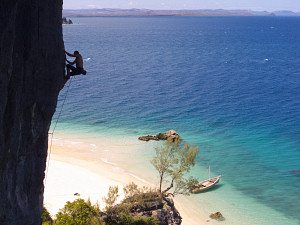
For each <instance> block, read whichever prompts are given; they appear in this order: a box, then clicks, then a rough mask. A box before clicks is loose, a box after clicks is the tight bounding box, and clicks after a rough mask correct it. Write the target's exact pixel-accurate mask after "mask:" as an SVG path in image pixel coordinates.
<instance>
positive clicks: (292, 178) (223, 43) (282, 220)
mask: <svg viewBox="0 0 300 225" xmlns="http://www.w3.org/2000/svg"><path fill="white" fill-rule="evenodd" d="M72 20H73V22H74V25H66V26H63V33H64V41H65V48H66V50H67V51H68V52H73V51H74V50H78V51H79V52H80V53H81V54H82V56H83V58H84V67H85V69H86V70H87V75H86V76H76V77H74V78H73V79H72V83H71V85H70V88H69V89H67V87H65V88H64V89H63V90H62V91H61V94H60V96H59V99H58V106H57V113H56V114H55V115H54V117H53V123H52V124H54V123H55V121H56V119H57V116H58V113H59V111H60V109H61V107H62V103H63V100H64V98H65V96H66V94H67V98H66V102H65V104H64V107H63V110H62V114H61V116H60V118H59V121H58V125H57V132H59V133H60V132H61V133H65V134H68V135H69V136H70V137H72V136H76V137H79V138H80V137H81V138H83V139H84V140H86V141H87V142H89V143H90V144H93V146H94V147H95V146H96V144H95V143H96V142H97V140H98V142H99V143H100V142H101V141H99V140H105V141H111V142H112V143H118V145H117V146H119V147H120V150H118V148H117V149H115V148H114V149H113V150H112V149H110V150H107V152H106V158H105V160H104V161H106V162H108V161H111V163H114V164H118V166H119V167H120V168H123V169H126V170H128V171H131V172H132V173H133V174H135V175H136V176H138V177H141V178H142V179H145V180H147V179H148V180H151V179H152V178H153V179H155V175H156V174H155V170H154V168H153V167H152V166H151V164H150V163H149V160H150V159H151V158H152V157H153V154H154V150H153V148H154V147H155V146H159V145H161V143H159V142H155V143H154V142H152V143H150V142H149V143H141V142H140V141H138V140H137V138H138V137H139V136H142V135H148V134H150V135H155V134H157V133H160V132H165V131H167V130H170V129H174V130H176V131H177V132H178V133H179V134H180V135H181V136H182V138H183V139H184V141H185V142H190V143H194V144H196V145H198V146H199V148H200V152H199V155H198V157H197V160H196V161H197V163H196V166H195V168H193V170H192V175H193V176H195V177H198V178H200V179H205V178H206V177H207V176H208V174H207V168H208V166H209V165H210V166H211V172H212V174H214V175H223V177H222V178H221V181H220V184H219V185H218V186H219V187H218V188H216V189H215V190H212V191H210V192H208V193H204V194H198V195H192V196H189V197H187V198H189V199H191V201H194V204H195V205H197V202H199V201H201V199H202V198H211V199H214V198H216V199H222V200H223V201H224V202H226V204H228V205H230V206H231V207H232V208H235V210H236V209H238V211H240V213H241V215H242V216H241V217H242V218H246V217H249V218H255V221H256V222H255V224H300V214H299V212H300V204H299V203H300V191H299V190H300V45H299V43H300V17H98V18H95V17H93V18H72ZM52 127H53V126H52ZM122 145H126V146H127V147H126V149H125V150H124V149H122V147H121V146H122ZM130 146H131V147H130ZM96 150H97V149H96ZM93 151H95V149H93ZM99 154H100V153H99ZM114 154H119V155H122V156H124V157H123V160H118V162H114V161H113V160H114V158H113V157H112V155H114ZM133 154H134V155H135V157H132V155H133ZM218 204H219V203H218ZM218 204H217V203H216V205H217V206H218V207H216V209H218V210H220V211H221V212H223V211H224V212H225V214H226V212H227V211H226V210H227V209H226V208H225V206H224V205H222V204H221V203H220V205H218ZM222 206H223V207H222ZM222 210H223V211H222ZM235 212H236V211H234V210H232V211H231V212H228V214H229V213H232V214H234V213H235ZM244 215H245V217H243V216H244ZM225 217H226V216H225ZM237 224H247V223H246V220H245V221H244V222H243V221H242V222H240V223H237ZM252 224H253V223H252Z"/></svg>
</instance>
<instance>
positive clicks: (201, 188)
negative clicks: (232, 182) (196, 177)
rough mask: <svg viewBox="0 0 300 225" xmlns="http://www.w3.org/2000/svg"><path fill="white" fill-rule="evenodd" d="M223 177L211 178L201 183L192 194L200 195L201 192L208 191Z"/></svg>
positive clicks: (193, 189) (194, 188) (192, 190)
mask: <svg viewBox="0 0 300 225" xmlns="http://www.w3.org/2000/svg"><path fill="white" fill-rule="evenodd" d="M209 177H210V167H209ZM220 178H221V176H217V177H214V178H209V179H207V180H204V181H201V182H200V183H198V184H196V185H195V186H194V187H193V188H192V189H191V193H198V192H201V191H205V190H208V189H210V188H212V187H213V186H215V185H216V184H217V183H219V181H220Z"/></svg>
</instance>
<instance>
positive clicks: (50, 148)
mask: <svg viewBox="0 0 300 225" xmlns="http://www.w3.org/2000/svg"><path fill="white" fill-rule="evenodd" d="M72 79H73V77H71V79H70V82H69V84H68V86H67V91H66V94H65V98H64V100H63V103H62V105H61V108H60V111H59V113H58V116H57V118H56V121H55V123H54V127H53V129H52V132H50V133H48V135H50V147H49V148H48V149H49V151H48V157H47V167H46V172H45V182H44V185H46V181H47V175H48V168H49V164H50V155H51V150H52V140H53V135H54V131H55V129H56V126H57V123H58V120H59V118H60V116H61V113H62V110H63V108H64V105H65V102H66V99H67V96H68V93H69V89H70V86H71V83H72Z"/></svg>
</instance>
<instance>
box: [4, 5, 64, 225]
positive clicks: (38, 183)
mask: <svg viewBox="0 0 300 225" xmlns="http://www.w3.org/2000/svg"><path fill="white" fill-rule="evenodd" d="M61 18H62V0H2V1H1V4H0V31H1V32H0V224H1V225H2V224H17V225H22V224H26V225H28V224H40V216H41V212H42V204H43V190H44V187H43V178H44V170H45V162H46V156H47V145H48V130H49V126H50V122H51V118H52V116H53V113H54V112H55V108H56V102H57V96H58V93H59V91H60V89H61V88H62V85H63V73H64V52H63V50H64V45H63V37H62V25H61Z"/></svg>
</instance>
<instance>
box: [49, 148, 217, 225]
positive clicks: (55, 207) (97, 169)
mask: <svg viewBox="0 0 300 225" xmlns="http://www.w3.org/2000/svg"><path fill="white" fill-rule="evenodd" d="M131 181H133V182H135V183H136V184H138V185H139V186H145V185H147V186H148V185H149V183H148V182H147V181H145V182H146V183H145V182H143V180H142V179H140V178H137V177H134V176H132V175H130V174H129V173H126V172H125V171H122V170H120V169H116V167H114V166H113V165H109V164H107V163H104V162H103V161H101V160H98V159H97V158H94V157H92V155H89V154H84V152H83V151H82V150H74V149H71V148H70V147H65V146H55V145H54V146H52V151H51V156H50V161H49V167H48V168H47V176H46V179H45V192H44V205H45V206H46V208H47V209H48V210H49V212H50V214H51V215H52V216H54V215H55V214H56V213H57V212H58V211H59V209H61V208H63V206H64V205H65V203H66V202H67V201H74V200H75V199H77V198H83V199H85V200H87V199H88V198H90V200H91V202H92V203H93V204H95V203H97V202H98V203H100V207H101V208H103V207H104V206H105V205H104V203H103V200H102V198H103V197H104V196H106V195H107V192H108V189H109V186H112V185H118V186H119V194H120V198H119V201H120V200H121V199H122V198H123V197H124V194H123V190H122V189H123V186H124V185H126V184H128V183H129V182H131ZM75 193H79V194H80V196H75V195H74V194H75ZM175 204H176V207H177V209H178V210H179V212H180V215H181V216H182V218H183V223H182V224H183V225H201V224H206V223H207V222H206V220H207V218H206V217H207V216H205V215H199V214H198V213H197V214H198V215H197V216H196V217H195V214H193V212H192V211H193V209H192V208H188V207H186V206H187V205H186V203H184V201H178V200H177V201H176V202H175ZM210 224H213V223H210Z"/></svg>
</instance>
